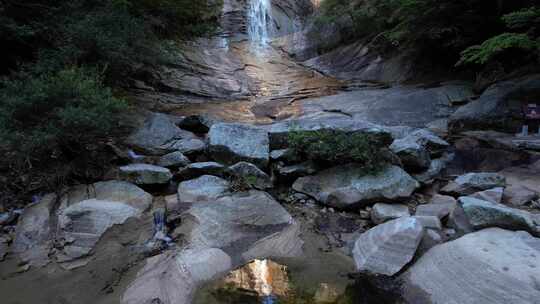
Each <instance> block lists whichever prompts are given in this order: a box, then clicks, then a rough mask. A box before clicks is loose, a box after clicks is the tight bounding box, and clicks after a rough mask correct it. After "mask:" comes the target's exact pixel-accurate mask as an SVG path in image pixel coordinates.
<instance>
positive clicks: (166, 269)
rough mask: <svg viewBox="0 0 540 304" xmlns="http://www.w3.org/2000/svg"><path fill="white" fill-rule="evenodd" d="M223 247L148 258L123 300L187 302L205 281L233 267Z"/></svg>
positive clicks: (129, 302) (148, 303)
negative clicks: (221, 248)
mask: <svg viewBox="0 0 540 304" xmlns="http://www.w3.org/2000/svg"><path fill="white" fill-rule="evenodd" d="M232 267H233V266H232V262H231V258H230V257H229V256H228V255H227V254H226V253H225V252H223V251H222V250H219V249H216V248H209V249H188V250H184V251H182V252H179V253H177V252H172V253H171V252H169V253H164V254H161V255H158V256H154V257H151V258H149V259H148V260H147V261H146V265H145V266H144V267H143V268H142V269H141V270H140V271H139V272H138V273H137V277H136V279H135V280H134V281H133V282H132V283H131V284H130V285H129V286H128V287H127V289H126V291H125V292H124V295H123V296H122V299H121V303H122V304H155V303H159V304H188V303H190V302H191V299H192V297H193V295H194V292H195V291H196V289H197V287H199V286H200V285H201V284H203V283H204V282H207V281H210V280H212V279H216V278H218V277H219V276H221V275H224V274H225V273H226V272H227V271H229V270H231V269H232Z"/></svg>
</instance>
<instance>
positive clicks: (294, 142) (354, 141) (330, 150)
mask: <svg viewBox="0 0 540 304" xmlns="http://www.w3.org/2000/svg"><path fill="white" fill-rule="evenodd" d="M288 142H289V148H290V149H291V150H292V151H293V152H294V153H295V154H296V155H297V156H298V157H299V158H300V159H309V160H314V161H317V162H322V163H326V164H328V165H339V164H347V163H353V162H354V163H358V164H360V165H362V166H364V167H365V169H366V172H368V173H373V172H376V171H378V170H379V169H380V168H381V167H382V165H384V164H385V163H386V162H387V158H386V155H387V154H386V153H384V148H386V147H388V144H389V142H390V139H389V138H386V137H382V138H381V136H379V135H376V134H362V133H353V134H348V133H346V132H341V131H334V130H320V131H292V132H290V133H289V138H288Z"/></svg>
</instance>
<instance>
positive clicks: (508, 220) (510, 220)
mask: <svg viewBox="0 0 540 304" xmlns="http://www.w3.org/2000/svg"><path fill="white" fill-rule="evenodd" d="M459 202H460V203H461V205H462V208H463V211H464V212H465V215H466V216H467V219H468V220H469V223H470V224H471V225H472V227H473V228H475V229H482V228H487V227H500V228H506V229H510V230H526V231H529V232H530V233H532V234H534V235H540V221H538V220H536V219H535V218H534V217H533V215H532V214H530V213H529V212H526V211H523V210H519V209H514V208H510V207H506V206H504V205H501V204H496V203H492V202H488V201H483V200H479V199H476V198H472V197H461V198H459Z"/></svg>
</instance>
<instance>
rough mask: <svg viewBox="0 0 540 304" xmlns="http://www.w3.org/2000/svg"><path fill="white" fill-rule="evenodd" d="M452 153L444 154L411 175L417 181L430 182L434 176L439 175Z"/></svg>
mask: <svg viewBox="0 0 540 304" xmlns="http://www.w3.org/2000/svg"><path fill="white" fill-rule="evenodd" d="M454 156H455V155H454V154H453V153H448V154H444V155H443V157H441V158H437V159H434V160H432V161H431V163H430V164H429V168H428V169H427V170H426V171H424V172H421V173H417V174H414V175H413V177H414V179H416V180H417V181H419V182H421V183H424V184H430V183H432V182H433V180H434V179H435V178H437V177H438V176H439V175H441V172H442V171H443V170H444V169H446V167H447V166H448V164H449V163H450V162H452V160H453V159H454Z"/></svg>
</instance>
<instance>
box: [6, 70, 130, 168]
mask: <svg viewBox="0 0 540 304" xmlns="http://www.w3.org/2000/svg"><path fill="white" fill-rule="evenodd" d="M126 107H127V105H126V103H125V102H124V101H123V100H121V99H118V98H115V97H114V96H113V94H112V92H111V90H110V89H108V88H105V87H104V86H103V85H102V83H101V79H100V78H99V77H98V76H97V74H96V73H93V72H90V71H85V70H82V69H77V68H70V69H64V70H61V71H59V72H56V73H46V74H41V75H33V74H30V73H20V74H18V75H16V76H15V77H14V78H13V79H11V80H6V81H3V82H2V84H1V88H0V129H1V130H2V131H3V133H2V134H0V135H1V142H2V143H4V145H6V144H7V145H9V146H11V147H12V149H13V150H15V151H17V157H18V158H22V159H26V160H32V159H38V160H43V159H47V158H48V157H51V156H52V155H57V156H58V153H60V152H61V151H62V150H65V149H71V150H76V149H77V147H81V146H83V145H85V144H87V143H90V142H92V141H93V140H96V139H97V138H102V137H105V136H107V135H108V134H109V132H111V130H113V129H114V128H115V126H116V125H117V119H118V114H119V113H120V112H121V111H122V110H125V109H126Z"/></svg>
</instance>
